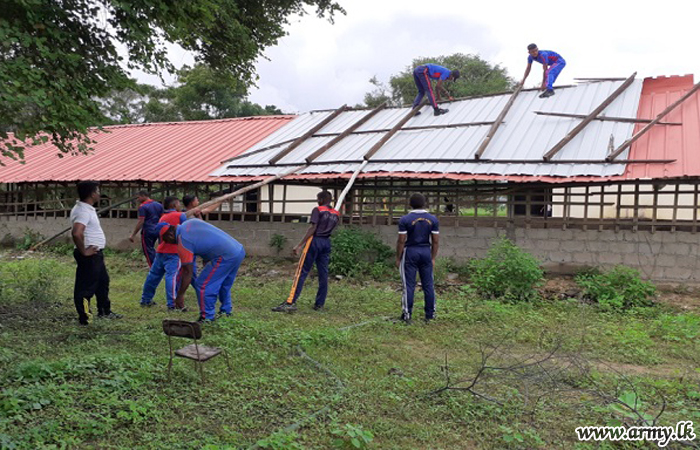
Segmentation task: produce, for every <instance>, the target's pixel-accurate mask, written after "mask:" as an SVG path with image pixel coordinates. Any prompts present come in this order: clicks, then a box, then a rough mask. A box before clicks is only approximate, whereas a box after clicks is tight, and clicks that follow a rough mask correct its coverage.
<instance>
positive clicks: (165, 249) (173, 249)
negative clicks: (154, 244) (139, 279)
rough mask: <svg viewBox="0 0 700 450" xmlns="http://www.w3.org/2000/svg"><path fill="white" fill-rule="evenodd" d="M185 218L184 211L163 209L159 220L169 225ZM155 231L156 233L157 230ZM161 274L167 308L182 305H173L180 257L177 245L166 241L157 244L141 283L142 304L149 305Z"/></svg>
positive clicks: (177, 223)
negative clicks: (151, 263) (144, 280)
mask: <svg viewBox="0 0 700 450" xmlns="http://www.w3.org/2000/svg"><path fill="white" fill-rule="evenodd" d="M185 220H187V216H185V213H182V212H179V211H175V210H168V211H165V214H163V216H161V218H160V222H166V223H168V224H170V225H180V224H181V223H183V222H184V221H185ZM155 233H156V235H158V232H157V231H156V232H155ZM163 276H165V298H166V300H167V304H168V308H174V307H175V306H179V307H183V306H184V305H175V298H176V297H177V290H178V289H179V287H180V258H179V257H178V255H177V245H175V244H168V243H167V242H161V243H160V244H159V245H158V249H157V251H156V256H155V259H154V260H153V265H152V266H151V270H150V271H149V272H148V276H147V277H146V282H145V283H144V284H143V293H142V294H141V304H142V305H149V304H150V303H151V302H152V301H153V296H154V295H155V294H156V289H157V288H158V285H159V284H160V281H161V280H162V279H163Z"/></svg>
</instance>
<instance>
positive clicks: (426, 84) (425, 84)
mask: <svg viewBox="0 0 700 450" xmlns="http://www.w3.org/2000/svg"><path fill="white" fill-rule="evenodd" d="M413 81H414V82H415V83H416V87H417V88H418V95H417V96H416V98H415V100H413V107H414V108H415V107H416V106H418V105H420V102H421V100H423V96H424V95H426V94H427V95H428V100H429V101H430V104H431V105H432V106H433V108H437V102H436V101H435V93H434V92H433V86H432V85H431V84H430V77H428V68H427V67H425V66H418V67H416V68H415V69H414V70H413Z"/></svg>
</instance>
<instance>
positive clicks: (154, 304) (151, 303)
mask: <svg viewBox="0 0 700 450" xmlns="http://www.w3.org/2000/svg"><path fill="white" fill-rule="evenodd" d="M151 306H156V302H148V303H141V307H142V308H150V307H151Z"/></svg>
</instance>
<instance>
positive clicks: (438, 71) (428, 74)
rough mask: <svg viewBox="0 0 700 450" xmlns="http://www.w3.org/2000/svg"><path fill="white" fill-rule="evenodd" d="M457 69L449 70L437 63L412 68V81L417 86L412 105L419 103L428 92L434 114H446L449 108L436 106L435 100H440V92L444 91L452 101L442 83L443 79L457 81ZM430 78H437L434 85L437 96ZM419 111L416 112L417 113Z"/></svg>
mask: <svg viewBox="0 0 700 450" xmlns="http://www.w3.org/2000/svg"><path fill="white" fill-rule="evenodd" d="M459 75H460V74H459V70H450V69H446V68H444V67H442V66H438V65H437V64H430V63H428V64H422V65H420V66H418V67H416V68H415V69H413V81H414V82H415V83H416V87H417V88H418V95H417V96H416V99H415V100H413V107H414V108H415V107H416V106H418V105H420V102H421V100H423V96H424V95H426V94H428V100H429V101H430V104H431V105H432V107H433V111H434V114H435V115H436V116H439V115H441V114H446V113H447V112H448V111H449V110H448V109H442V108H438V105H437V102H439V101H440V92H442V93H444V94H445V96H446V97H447V98H448V99H449V100H450V101H453V100H454V98H452V96H451V95H450V93H449V92H447V89H445V87H444V86H443V85H442V82H443V81H457V79H458V78H459ZM431 80H437V84H436V85H435V90H436V91H437V98H436V96H435V93H434V92H433V86H432V84H431V83H430V81H431ZM419 114H420V111H418V112H417V113H416V115H419Z"/></svg>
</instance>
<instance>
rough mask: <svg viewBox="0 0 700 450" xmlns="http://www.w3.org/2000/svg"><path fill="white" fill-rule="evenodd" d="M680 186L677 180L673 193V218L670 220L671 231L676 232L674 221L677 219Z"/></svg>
mask: <svg viewBox="0 0 700 450" xmlns="http://www.w3.org/2000/svg"><path fill="white" fill-rule="evenodd" d="M680 188H681V185H680V183H679V182H676V190H675V192H674V193H673V219H672V220H671V233H675V232H676V223H677V220H676V219H678V194H679V192H678V191H679V190H680Z"/></svg>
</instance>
